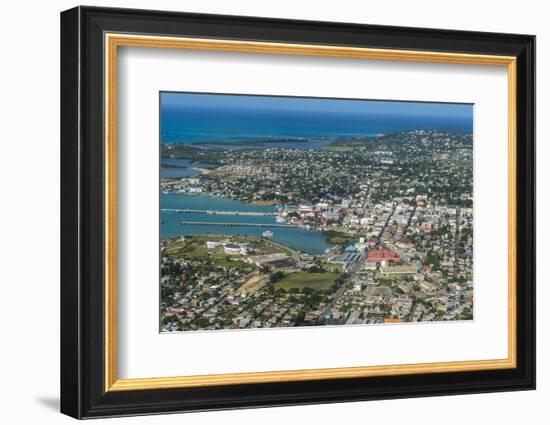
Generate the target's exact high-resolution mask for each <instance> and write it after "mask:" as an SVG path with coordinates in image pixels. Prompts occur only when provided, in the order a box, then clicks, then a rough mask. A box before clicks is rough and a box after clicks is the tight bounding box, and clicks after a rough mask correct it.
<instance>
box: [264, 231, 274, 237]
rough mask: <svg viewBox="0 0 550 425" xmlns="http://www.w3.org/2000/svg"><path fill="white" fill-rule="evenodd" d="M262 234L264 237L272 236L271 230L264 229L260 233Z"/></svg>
mask: <svg viewBox="0 0 550 425" xmlns="http://www.w3.org/2000/svg"><path fill="white" fill-rule="evenodd" d="M262 236H263V237H264V238H272V237H273V232H272V231H270V230H266V231H265V232H263V233H262Z"/></svg>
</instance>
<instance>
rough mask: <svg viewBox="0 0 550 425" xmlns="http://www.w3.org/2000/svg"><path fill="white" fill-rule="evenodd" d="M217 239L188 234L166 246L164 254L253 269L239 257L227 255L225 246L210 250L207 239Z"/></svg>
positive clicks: (220, 265) (223, 265) (242, 268)
mask: <svg viewBox="0 0 550 425" xmlns="http://www.w3.org/2000/svg"><path fill="white" fill-rule="evenodd" d="M212 239H217V238H215V237H212V236H211V235H209V236H186V237H185V240H183V241H182V240H181V239H176V240H175V241H174V242H172V243H171V244H168V245H167V246H166V249H165V250H164V254H166V255H170V256H181V257H183V258H186V259H188V260H209V261H211V262H212V264H213V265H215V266H218V267H232V268H237V269H240V270H252V269H253V266H251V265H250V264H247V263H245V262H243V261H239V260H238V259H237V258H235V257H232V256H230V255H227V254H226V253H225V252H224V250H223V248H221V247H219V248H216V249H211V250H209V249H208V248H207V247H206V241H207V240H212Z"/></svg>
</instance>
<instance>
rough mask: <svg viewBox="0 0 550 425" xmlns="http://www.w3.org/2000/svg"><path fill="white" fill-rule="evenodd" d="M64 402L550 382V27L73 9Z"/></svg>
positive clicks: (86, 408)
mask: <svg viewBox="0 0 550 425" xmlns="http://www.w3.org/2000/svg"><path fill="white" fill-rule="evenodd" d="M61 56H62V58H61V72H62V74H61V104H62V107H61V112H62V123H61V163H62V170H61V171H62V179H61V192H62V233H61V239H62V253H61V254H62V281H61V306H62V310H61V353H62V358H61V370H62V372H61V411H62V412H63V413H65V414H68V415H71V416H73V417H76V418H91V417H104V416H120V415H135V414H148V413H162V412H186V411H198V410H214V409H229V408H241V407H257V406H275V405H293V404H306V403H324V402H338V401H352V400H370V399H384V398H398V397H415V396H428V395H447V394H463V393H476V392H488V391H510V390H522V389H533V388H534V387H535V302H534V301H535V221H534V214H535V195H534V193H535V192H534V190H535V182H534V176H535V172H534V165H535V160H534V156H535V152H534V146H535V144H534V143H535V135H534V120H535V111H534V97H535V96H534V93H535V87H534V83H535V79H534V69H535V66H534V58H535V38H534V36H529V35H516V34H495V33H475V32H464V31H449V30H433V29H418V28H400V27H386V26H368V25H355V24H342V23H328V22H310V21H292V20H278V19H265V18H251V17H237V16H219V15H201V14H186V13H175V12H160V11H143V10H129V9H108V8H94V7H77V8H75V9H71V10H68V11H66V12H63V13H62V14H61Z"/></svg>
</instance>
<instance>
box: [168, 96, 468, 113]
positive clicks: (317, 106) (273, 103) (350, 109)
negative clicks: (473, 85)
mask: <svg viewBox="0 0 550 425" xmlns="http://www.w3.org/2000/svg"><path fill="white" fill-rule="evenodd" d="M171 105H177V106H181V107H193V108H215V109H219V108H223V109H225V108H237V109H264V110H278V111H309V112H314V113H315V112H323V113H348V114H384V115H389V114H395V115H409V116H425V115H431V116H455V117H459V116H460V117H471V116H472V112H473V105H472V104H456V103H433V102H429V103H428V102H399V101H379V100H344V99H322V98H296V97H278V96H251V95H226V94H222V95H219V94H197V93H172V92H171V93H166V92H163V93H161V107H162V106H171Z"/></svg>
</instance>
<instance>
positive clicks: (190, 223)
mask: <svg viewBox="0 0 550 425" xmlns="http://www.w3.org/2000/svg"><path fill="white" fill-rule="evenodd" d="M180 225H182V226H220V227H282V228H294V227H295V226H289V225H288V224H270V223H220V222H212V223H209V222H207V221H180Z"/></svg>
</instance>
